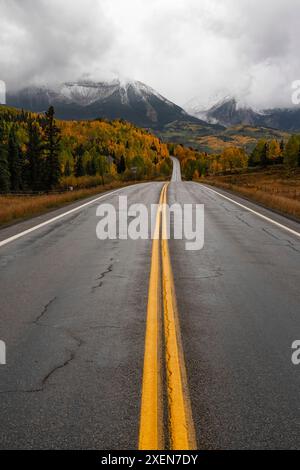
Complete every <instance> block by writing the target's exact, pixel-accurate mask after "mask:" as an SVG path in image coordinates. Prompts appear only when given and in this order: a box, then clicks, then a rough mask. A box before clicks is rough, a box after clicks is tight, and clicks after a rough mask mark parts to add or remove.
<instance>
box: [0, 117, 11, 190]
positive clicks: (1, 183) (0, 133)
mask: <svg viewBox="0 0 300 470" xmlns="http://www.w3.org/2000/svg"><path fill="white" fill-rule="evenodd" d="M7 155H8V152H7V147H6V143H5V132H4V126H3V124H2V123H1V122H0V192H8V191H9V189H10V173H9V169H8V160H7Z"/></svg>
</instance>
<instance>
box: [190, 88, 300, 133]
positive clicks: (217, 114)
mask: <svg viewBox="0 0 300 470" xmlns="http://www.w3.org/2000/svg"><path fill="white" fill-rule="evenodd" d="M185 109H186V111H187V112H188V113H190V114H192V115H193V116H195V117H197V118H198V119H202V120H204V121H206V122H208V123H211V124H220V125H222V126H225V127H231V126H236V125H240V124H241V125H249V126H260V127H271V128H273V129H280V130H282V131H287V132H299V131H300V108H299V107H293V108H274V109H265V110H259V109H255V108H253V107H251V106H249V105H247V104H245V103H244V102H243V101H241V100H238V99H236V98H234V97H232V96H229V95H228V96H225V97H223V98H219V96H218V95H217V96H215V97H213V98H212V99H210V100H209V101H208V103H206V104H201V102H200V101H199V100H198V99H193V100H190V101H189V102H188V103H187V104H186V106H185Z"/></svg>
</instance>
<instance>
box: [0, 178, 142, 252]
mask: <svg viewBox="0 0 300 470" xmlns="http://www.w3.org/2000/svg"><path fill="white" fill-rule="evenodd" d="M140 184H141V183H138V184H132V185H130V186H125V187H124V188H119V189H116V190H115V191H112V192H110V193H105V194H102V196H99V197H97V198H95V199H93V200H92V201H89V202H86V203H85V204H81V205H80V206H78V207H74V209H71V210H69V211H67V212H64V213H63V214H60V215H57V216H56V217H53V218H52V219H49V220H46V221H45V222H42V223H41V224H38V225H35V226H34V227H31V228H29V229H27V230H24V232H20V233H17V234H16V235H13V236H12V237H9V238H6V239H5V240H2V241H0V248H1V247H2V246H4V245H7V244H8V243H11V242H13V241H15V240H18V238H21V237H24V236H25V235H28V234H29V233H31V232H35V231H36V230H38V229H40V228H42V227H45V226H46V225H49V224H52V223H53V222H56V221H57V220H59V219H62V218H63V217H65V216H66V215H70V214H73V212H77V211H79V210H80V209H83V208H84V207H87V206H90V205H92V204H94V203H95V202H97V201H100V199H103V198H105V197H109V196H112V195H113V194H116V193H119V192H120V191H124V190H125V189H128V188H132V187H133V186H139V185H140ZM146 184H149V183H146Z"/></svg>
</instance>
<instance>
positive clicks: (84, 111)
mask: <svg viewBox="0 0 300 470" xmlns="http://www.w3.org/2000/svg"><path fill="white" fill-rule="evenodd" d="M7 101H8V104H10V105H11V106H16V107H19V108H24V109H28V110H31V111H36V112H42V111H45V110H46V109H47V107H48V106H49V105H50V104H51V105H53V106H54V107H55V110H56V115H57V117H59V118H61V119H96V118H100V117H103V118H108V119H118V118H123V119H125V120H128V121H131V122H133V123H134V124H136V125H139V126H141V127H149V128H161V127H163V126H164V125H166V124H168V123H171V122H174V121H190V122H199V120H198V119H197V118H195V117H193V116H190V115H188V114H187V113H186V112H185V111H184V110H183V109H182V108H181V107H180V106H177V105H176V104H174V103H172V102H171V101H169V100H168V99H167V98H165V97H164V96H162V95H161V94H160V93H158V92H157V91H156V90H154V89H153V88H151V87H150V86H148V85H146V84H144V83H142V82H139V81H134V80H120V79H115V80H111V81H102V82H95V81H90V80H80V81H74V82H67V83H63V84H61V85H60V86H57V87H56V88H50V87H45V86H44V87H30V88H26V89H23V90H20V91H18V92H17V93H12V94H8V100H7Z"/></svg>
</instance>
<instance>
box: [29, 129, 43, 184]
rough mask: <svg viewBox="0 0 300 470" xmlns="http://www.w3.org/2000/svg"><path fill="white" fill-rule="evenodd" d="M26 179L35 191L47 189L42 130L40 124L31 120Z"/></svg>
mask: <svg viewBox="0 0 300 470" xmlns="http://www.w3.org/2000/svg"><path fill="white" fill-rule="evenodd" d="M25 179H26V182H27V186H28V187H29V188H30V189H32V190H33V191H40V190H43V189H45V179H46V168H45V160H44V154H43V142H42V136H41V130H40V127H39V124H38V123H37V122H36V121H31V120H30V121H29V123H28V144H27V152H26V163H25Z"/></svg>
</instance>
